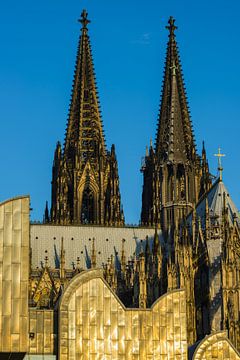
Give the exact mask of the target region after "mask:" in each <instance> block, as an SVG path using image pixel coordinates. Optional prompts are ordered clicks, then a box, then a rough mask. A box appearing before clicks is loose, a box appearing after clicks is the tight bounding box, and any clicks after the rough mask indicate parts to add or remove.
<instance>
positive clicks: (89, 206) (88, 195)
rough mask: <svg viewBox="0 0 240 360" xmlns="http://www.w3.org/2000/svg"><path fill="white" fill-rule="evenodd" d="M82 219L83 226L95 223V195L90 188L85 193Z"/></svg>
mask: <svg viewBox="0 0 240 360" xmlns="http://www.w3.org/2000/svg"><path fill="white" fill-rule="evenodd" d="M81 218H82V223H83V224H91V223H93V222H94V193H93V191H92V190H91V189H89V187H87V188H86V189H85V190H84V191H83V196H82V211H81Z"/></svg>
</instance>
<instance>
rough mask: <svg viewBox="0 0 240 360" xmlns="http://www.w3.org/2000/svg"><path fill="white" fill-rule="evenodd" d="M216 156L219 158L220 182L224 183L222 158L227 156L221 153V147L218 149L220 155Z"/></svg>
mask: <svg viewBox="0 0 240 360" xmlns="http://www.w3.org/2000/svg"><path fill="white" fill-rule="evenodd" d="M214 156H216V157H217V158H218V171H219V179H220V181H222V172H223V167H222V157H223V156H226V155H225V154H222V153H221V148H220V147H219V148H218V153H217V154H214Z"/></svg>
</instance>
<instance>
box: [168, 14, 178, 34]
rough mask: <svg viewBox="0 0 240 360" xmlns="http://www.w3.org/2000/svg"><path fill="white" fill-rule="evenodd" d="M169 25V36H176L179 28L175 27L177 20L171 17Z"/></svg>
mask: <svg viewBox="0 0 240 360" xmlns="http://www.w3.org/2000/svg"><path fill="white" fill-rule="evenodd" d="M168 24H169V25H167V26H166V29H168V30H169V36H171V35H174V31H175V30H176V29H177V26H175V19H174V18H173V17H172V16H170V18H169V20H168Z"/></svg>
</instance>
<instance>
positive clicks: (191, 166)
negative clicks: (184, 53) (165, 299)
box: [141, 17, 210, 231]
mask: <svg viewBox="0 0 240 360" xmlns="http://www.w3.org/2000/svg"><path fill="white" fill-rule="evenodd" d="M168 23H169V25H168V26H167V27H166V28H167V29H168V30H169V41H168V45H167V55H166V62H165V70H164V80H163V89H162V100H161V107H160V114H159V119H158V126H157V134H156V142H155V147H153V146H152V144H150V149H149V153H148V152H147V154H146V156H145V160H144V162H143V165H142V169H141V170H142V172H143V193H142V213H141V223H142V224H143V225H149V226H153V225H154V224H157V225H161V226H162V228H163V230H165V231H167V230H168V229H169V227H170V226H171V225H173V224H177V223H178V221H179V219H182V218H183V216H185V215H186V214H187V213H189V211H190V210H191V209H192V208H193V205H194V204H195V203H196V202H197V201H198V198H199V195H201V194H200V186H201V189H204V190H207V189H206V187H209V185H210V184H207V185H206V186H205V184H203V180H202V181H201V178H202V174H203V167H204V181H205V182H206V181H208V180H209V177H208V175H207V174H206V171H207V170H208V167H207V165H206V162H207V160H206V154H205V150H204V156H205V157H204V161H203V160H202V159H201V157H200V156H199V155H198V154H197V151H196V145H195V140H194V134H193V129H192V124H191V119H190V114H189V109H188V102H187V97H186V92H185V87H184V81H183V75H182V70H181V62H180V58H179V54H178V47H177V42H176V38H175V30H176V29H177V27H176V26H175V20H174V19H173V18H172V17H170V19H169V22H168ZM205 179H206V180H205ZM202 192H204V191H203V190H202Z"/></svg>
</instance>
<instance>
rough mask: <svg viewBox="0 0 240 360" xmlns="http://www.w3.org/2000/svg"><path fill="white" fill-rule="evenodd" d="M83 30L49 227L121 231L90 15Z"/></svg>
mask: <svg viewBox="0 0 240 360" xmlns="http://www.w3.org/2000/svg"><path fill="white" fill-rule="evenodd" d="M79 22H80V23H81V24H82V28H81V35H80V38H79V44H78V50H77V59H76V66H75V72H74V80H73V88H72V95H71V103H70V109H69V116H68V121H67V129H66V133H65V143H64V147H63V150H62V148H61V145H60V143H58V144H57V148H56V151H55V156H54V162H53V176H52V179H53V180H52V208H51V220H50V221H51V222H54V223H60V224H71V223H73V224H96V225H114V226H117V225H122V224H123V223H124V216H123V211H122V209H121V197H120V190H119V177H118V166H117V159H116V154H115V146H114V145H112V147H111V151H108V150H107V149H106V145H105V138H104V132H103V125H102V119H101V111H100V105H99V101H98V91H97V85H96V80H95V72H94V65H93V57H92V51H91V44H90V38H89V35H88V28H87V26H88V24H89V23H90V20H89V19H88V14H87V12H86V10H83V12H82V14H81V18H80V20H79Z"/></svg>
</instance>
